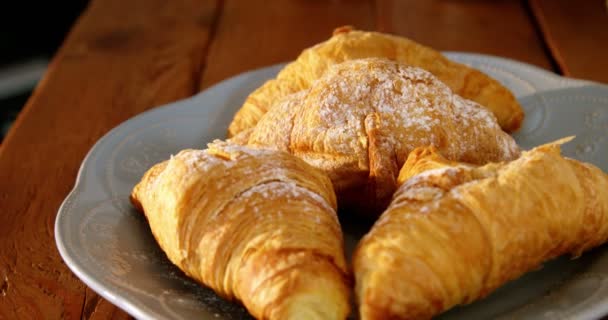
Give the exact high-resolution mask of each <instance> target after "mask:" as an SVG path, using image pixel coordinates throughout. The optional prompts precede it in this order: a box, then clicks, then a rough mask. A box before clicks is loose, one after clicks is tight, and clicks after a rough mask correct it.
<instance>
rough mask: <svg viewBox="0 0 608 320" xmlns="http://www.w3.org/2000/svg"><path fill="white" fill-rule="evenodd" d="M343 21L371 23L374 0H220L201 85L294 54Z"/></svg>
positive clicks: (326, 35)
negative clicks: (219, 14) (216, 23)
mask: <svg viewBox="0 0 608 320" xmlns="http://www.w3.org/2000/svg"><path fill="white" fill-rule="evenodd" d="M346 24H350V25H353V26H356V27H357V28H361V29H375V4H374V2H373V0H349V1H317V0H315V1H312V0H311V1H303V0H250V1H240V0H225V1H224V6H223V9H222V13H221V16H220V18H219V24H218V26H217V29H216V34H215V36H214V40H213V43H212V44H211V47H210V50H209V55H208V56H207V61H208V62H207V67H206V68H205V73H204V74H203V80H202V82H201V88H206V87H208V86H209V85H212V84H214V83H216V82H218V81H220V80H223V79H225V78H227V77H230V76H234V75H236V74H239V73H241V72H244V71H248V70H251V69H255V68H260V67H264V66H268V65H272V64H275V63H279V62H287V61H290V60H293V59H295V58H296V57H297V56H298V54H299V53H300V52H301V51H302V49H304V48H306V47H309V46H311V45H313V44H315V43H318V42H321V41H324V40H326V39H328V38H329V37H330V36H331V34H332V31H333V29H334V28H336V27H338V26H341V25H346Z"/></svg>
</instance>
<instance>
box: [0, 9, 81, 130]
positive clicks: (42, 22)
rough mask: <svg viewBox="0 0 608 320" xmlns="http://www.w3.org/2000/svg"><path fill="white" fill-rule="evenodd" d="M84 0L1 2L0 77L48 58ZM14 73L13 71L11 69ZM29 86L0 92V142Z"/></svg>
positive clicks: (65, 32) (7, 79)
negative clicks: (34, 61) (9, 71)
mask: <svg viewBox="0 0 608 320" xmlns="http://www.w3.org/2000/svg"><path fill="white" fill-rule="evenodd" d="M87 3H88V1H87V0H60V1H5V2H4V3H2V4H0V77H3V76H4V77H5V79H3V80H5V81H10V79H11V77H10V76H7V72H6V71H7V70H9V69H10V70H13V71H15V70H16V72H17V73H18V72H19V69H20V68H21V67H24V66H27V65H28V63H31V61H33V60H36V61H38V63H39V64H40V61H43V62H44V61H46V62H48V61H50V59H51V58H52V57H53V54H54V53H55V51H57V49H58V48H59V46H60V45H61V43H62V42H63V39H64V38H65V36H66V35H67V33H68V32H69V30H70V28H71V26H72V25H73V24H74V22H75V21H76V19H77V18H78V16H79V15H80V13H81V12H82V11H83V10H84V9H85V8H86V5H87ZM13 74H14V72H13ZM34 85H35V84H33V85H32V86H30V87H28V88H23V89H20V90H16V91H12V92H0V141H1V140H2V139H3V138H4V136H5V135H6V132H7V131H8V128H9V127H10V124H11V123H12V121H14V119H15V118H16V116H17V114H18V113H19V111H20V110H21V108H22V107H23V105H24V104H25V102H26V101H27V98H28V97H29V96H30V94H31V91H32V89H33V86H34Z"/></svg>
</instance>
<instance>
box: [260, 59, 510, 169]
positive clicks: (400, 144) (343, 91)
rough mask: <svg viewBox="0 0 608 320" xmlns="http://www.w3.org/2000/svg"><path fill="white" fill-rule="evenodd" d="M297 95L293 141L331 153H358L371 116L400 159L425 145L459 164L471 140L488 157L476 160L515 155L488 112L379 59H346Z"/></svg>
mask: <svg viewBox="0 0 608 320" xmlns="http://www.w3.org/2000/svg"><path fill="white" fill-rule="evenodd" d="M304 92H305V94H304V95H303V94H302V92H300V93H298V95H300V96H301V97H302V98H301V102H300V105H299V106H295V107H296V108H297V107H299V108H300V110H299V112H300V113H299V114H298V117H299V119H296V120H295V122H296V124H295V127H294V129H293V130H294V132H298V135H297V137H309V138H308V139H310V140H311V141H309V143H313V144H315V145H317V146H323V145H325V146H331V150H332V152H338V153H344V154H363V153H365V152H366V149H367V148H366V146H365V144H366V142H367V138H368V136H369V134H368V133H367V132H366V128H365V127H364V123H365V122H364V119H365V118H366V117H369V116H370V115H373V114H375V115H377V116H378V119H379V123H378V124H377V128H378V129H379V130H377V131H376V132H375V134H377V135H378V134H380V135H383V137H384V139H381V141H384V143H386V144H388V145H387V146H386V147H388V148H390V149H392V150H395V151H396V154H397V156H398V157H399V158H400V160H404V158H405V157H406V156H407V154H408V153H409V151H411V150H412V149H413V148H415V147H418V146H424V145H431V144H433V145H435V146H437V147H438V148H439V149H440V151H441V152H442V154H444V155H445V156H446V157H448V158H449V159H453V160H461V157H463V155H466V154H474V153H475V152H476V149H477V148H478V147H479V145H478V144H476V143H475V142H477V141H478V140H477V138H478V137H481V138H483V139H480V140H479V141H484V142H483V143H484V144H486V145H484V148H485V149H486V150H488V149H489V152H488V154H491V155H492V156H493V157H494V158H492V159H480V162H486V161H489V160H493V161H498V160H503V159H512V158H514V157H515V156H517V153H518V148H517V146H516V144H515V142H514V140H513V139H512V138H511V137H510V136H508V135H507V134H506V133H504V132H502V130H501V129H500V127H499V125H498V123H497V121H496V118H495V117H494V115H493V114H492V113H491V112H490V111H488V110H487V109H485V108H484V107H482V106H481V105H479V104H477V103H475V102H472V101H469V100H466V99H464V98H461V97H460V96H457V95H455V94H454V93H452V91H451V90H450V88H449V87H447V86H446V85H445V84H443V83H442V82H441V81H439V80H438V79H437V78H436V77H435V76H433V75H432V74H431V73H429V72H427V71H425V70H423V69H420V68H416V67H408V66H406V65H403V64H399V63H397V62H393V61H389V60H386V59H380V58H368V59H358V60H350V61H347V62H344V63H341V64H337V65H333V66H332V67H330V68H329V70H328V71H327V72H326V74H325V75H324V76H323V77H321V78H320V79H318V80H316V81H315V82H314V83H313V84H312V86H311V87H310V89H308V90H306V91H304ZM272 112H273V109H271V111H270V113H272ZM312 119H317V120H316V121H317V122H314V121H313V120H312ZM311 123H314V126H313V125H311ZM298 124H299V125H300V126H301V127H298ZM304 126H307V127H304ZM266 129H267V128H266ZM258 130H265V128H263V126H262V128H259V129H258ZM289 134H290V133H277V135H283V136H284V135H289ZM258 142H259V141H258ZM300 142H301V141H297V139H296V143H300ZM259 143H261V144H264V143H268V144H272V141H268V142H264V141H261V142H259ZM317 151H318V150H317Z"/></svg>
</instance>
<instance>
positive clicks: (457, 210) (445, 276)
mask: <svg viewBox="0 0 608 320" xmlns="http://www.w3.org/2000/svg"><path fill="white" fill-rule="evenodd" d="M561 142H563V141H560V142H558V143H554V144H549V145H544V146H541V147H538V148H535V149H533V150H531V151H529V152H524V153H523V155H522V156H521V158H519V159H517V160H515V161H513V162H511V163H507V164H504V163H503V164H490V165H487V166H484V167H479V168H475V167H472V166H468V165H454V164H451V163H449V161H446V160H445V159H442V158H441V157H440V156H439V157H437V155H436V154H435V155H433V151H432V150H426V151H420V152H419V153H427V154H430V157H436V158H435V159H430V160H428V163H426V164H422V165H417V163H418V162H417V161H412V162H409V163H407V164H406V165H408V166H412V167H415V166H417V168H418V169H420V170H424V168H431V167H434V169H432V170H429V171H424V172H422V173H420V172H418V174H414V175H413V176H412V177H411V178H410V179H408V180H406V181H405V182H404V184H403V185H402V186H401V187H400V188H399V190H398V191H397V193H396V194H395V197H394V198H393V200H392V202H391V204H390V206H389V208H388V209H387V210H386V212H384V213H383V214H382V216H381V217H380V219H379V220H378V221H377V222H376V223H375V225H374V226H373V228H372V229H371V231H370V232H369V233H368V234H367V235H365V236H364V238H363V239H362V240H361V242H360V244H359V245H358V247H357V249H356V251H355V253H354V258H353V259H354V261H353V264H354V272H355V278H356V285H355V286H356V289H355V291H356V296H357V300H358V302H359V312H360V315H361V319H363V320H366V319H428V318H431V317H433V316H435V315H437V314H438V313H440V312H443V311H445V310H447V309H449V308H451V307H453V306H455V305H459V304H467V303H470V302H472V301H474V300H477V299H479V298H482V297H484V296H486V295H487V294H489V293H490V292H492V291H493V290H495V289H496V288H498V287H499V286H501V285H503V284H504V283H506V282H507V281H509V280H512V279H515V278H517V277H519V276H521V275H522V274H523V273H525V272H527V271H530V270H534V269H536V268H538V267H539V266H540V265H541V264H542V263H543V262H544V261H546V260H548V259H551V258H554V257H557V256H559V255H562V254H571V255H572V256H573V257H578V256H579V255H580V254H581V253H582V252H584V251H586V250H588V249H590V248H593V247H595V246H598V245H600V244H602V243H604V242H605V241H606V240H607V238H608V175H606V174H605V173H603V172H602V171H601V170H600V169H598V168H596V167H594V166H592V165H590V164H586V163H581V162H578V161H575V160H571V159H567V158H564V157H562V156H561V155H560V147H559V143H561ZM415 154H416V153H414V154H413V155H415ZM418 156H420V154H418ZM419 159H420V161H427V160H425V159H428V157H424V156H421V157H419ZM416 170H417V169H415V168H412V169H411V170H409V169H408V170H405V171H402V173H403V174H404V175H406V173H407V172H410V173H415V171H416Z"/></svg>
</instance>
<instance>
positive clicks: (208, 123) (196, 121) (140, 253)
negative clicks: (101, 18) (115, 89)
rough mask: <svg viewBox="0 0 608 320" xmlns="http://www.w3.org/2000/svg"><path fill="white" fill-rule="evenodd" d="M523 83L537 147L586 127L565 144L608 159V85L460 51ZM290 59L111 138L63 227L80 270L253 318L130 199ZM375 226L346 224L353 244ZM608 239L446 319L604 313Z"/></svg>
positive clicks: (143, 302)
mask: <svg viewBox="0 0 608 320" xmlns="http://www.w3.org/2000/svg"><path fill="white" fill-rule="evenodd" d="M448 55H449V56H450V57H451V58H452V59H454V60H458V61H461V62H464V63H467V64H470V65H472V66H474V67H476V68H479V69H481V70H482V71H484V72H486V73H488V74H490V75H491V76H493V77H495V78H496V79H498V80H499V81H501V82H503V83H504V84H505V85H506V86H508V87H509V88H511V89H512V90H513V92H514V93H515V94H516V95H517V97H518V98H519V99H520V101H521V103H522V104H523V106H524V107H525V109H526V112H527V118H526V121H525V123H524V127H523V129H522V130H521V131H520V133H518V134H517V136H516V138H517V140H518V142H519V143H520V144H521V145H522V146H524V147H531V146H534V145H537V144H541V143H545V142H548V141H551V140H554V139H556V138H559V137H562V136H567V135H572V134H576V135H577V139H576V140H575V141H574V142H572V143H570V144H568V145H567V146H566V147H565V148H564V149H565V150H564V151H565V153H566V154H568V155H570V156H572V157H574V158H578V159H582V160H585V161H590V162H592V163H595V164H596V165H598V166H600V167H601V168H602V169H603V170H605V171H606V170H608V141H607V137H608V87H605V86H601V85H596V84H592V83H589V82H584V81H578V80H569V79H565V78H561V77H558V76H556V75H553V74H551V73H548V72H546V71H543V70H540V69H538V68H535V67H532V66H529V65H525V64H522V63H518V62H514V61H510V60H505V59H500V58H493V57H488V56H481V55H472V54H459V53H448ZM280 67H281V66H274V67H269V68H265V69H260V70H256V71H252V72H248V73H244V74H242V75H239V76H237V77H234V78H232V79H229V80H226V81H224V82H222V83H220V84H218V85H216V86H214V87H212V88H209V89H208V90H206V91H204V92H202V93H200V94H198V95H196V96H193V97H191V98H189V99H186V100H182V101H179V102H175V103H172V104H170V105H167V106H165V107H162V108H157V109H154V110H152V111H149V112H146V113H144V114H141V115H139V116H137V117H135V118H133V119H131V120H129V121H127V122H125V123H123V124H121V125H120V126H118V127H116V128H115V129H113V130H112V131H110V132H109V133H108V134H106V135H105V136H104V137H103V138H102V139H100V140H99V141H98V142H97V143H96V144H95V146H94V147H93V149H92V150H91V151H90V152H89V154H88V155H87V157H86V158H85V160H84V162H83V164H82V167H81V168H80V172H79V173H78V179H77V181H76V185H75V187H74V189H73V190H72V192H71V193H70V194H69V195H68V197H67V198H66V199H65V201H64V203H63V205H62V206H61V208H60V209H59V213H58V215H57V220H56V224H55V237H56V240H57V247H58V248H59V252H60V253H61V256H62V257H63V259H64V260H65V262H66V263H67V265H68V266H69V267H70V268H71V269H72V271H73V272H74V273H75V274H76V275H77V276H78V277H79V278H80V279H82V281H84V282H85V283H86V284H87V285H89V286H90V287H91V288H93V289H94V290H95V291H97V292H98V293H99V294H100V295H102V296H103V297H104V298H106V299H108V300H109V301H110V302H112V303H114V304H116V305H117V306H119V307H121V308H123V309H124V310H126V311H127V312H128V313H130V314H131V315H133V316H135V317H136V318H140V319H243V318H249V316H248V314H247V312H246V311H245V310H244V309H243V308H242V307H240V306H239V305H238V304H236V303H232V302H228V301H224V300H222V299H221V298H219V297H217V296H216V295H215V294H214V293H213V292H212V291H211V290H209V289H207V288H204V287H202V286H199V285H197V284H195V283H194V282H193V281H191V280H189V279H188V278H186V277H185V276H184V275H183V274H182V273H181V272H180V271H179V270H178V269H177V268H175V267H174V266H172V265H171V264H170V263H169V261H168V260H167V259H166V257H165V256H164V254H163V252H162V251H161V250H160V249H159V248H158V246H157V244H156V243H155V241H154V239H153V237H152V235H151V234H150V231H149V229H148V226H147V224H146V221H145V219H144V218H143V217H142V216H141V215H140V214H138V213H137V212H135V211H134V210H133V209H132V208H131V206H130V204H129V201H128V195H129V192H130V191H131V188H132V187H133V186H134V185H135V183H136V182H137V181H138V180H139V179H140V177H141V176H142V174H143V173H144V171H145V170H146V169H147V168H149V167H150V166H151V165H153V164H154V163H156V162H158V161H161V160H164V159H166V158H168V157H169V155H170V154H175V153H176V152H178V151H179V150H180V149H183V148H203V147H204V146H205V145H206V143H207V142H209V141H211V140H212V139H214V138H223V137H224V135H225V132H226V127H227V125H228V123H229V121H230V120H231V118H232V115H233V114H234V112H235V111H236V109H237V108H238V107H239V106H240V105H241V102H242V101H243V100H244V98H245V96H246V95H247V94H248V93H249V92H250V91H252V90H253V89H254V88H256V87H257V86H259V85H260V84H261V83H262V82H263V81H264V80H266V79H268V78H271V77H272V76H273V75H274V74H275V73H276V72H277V71H278V70H279V69H280ZM365 228H366V227H365V226H362V225H357V224H345V225H344V229H345V234H346V242H347V246H348V247H349V250H352V247H353V246H354V244H355V243H356V239H357V238H358V237H359V236H360V235H361V233H362V232H364V231H365ZM607 250H608V249H607V248H600V249H596V250H595V251H592V252H589V253H587V254H585V255H584V256H583V257H582V258H581V259H578V260H568V259H566V258H561V259H557V260H555V261H552V262H550V263H547V264H546V265H545V267H544V268H543V269H542V270H539V271H535V272H532V273H529V274H527V275H526V276H524V277H523V278H521V279H519V280H517V281H514V282H512V283H509V284H507V285H506V286H505V287H503V288H501V289H500V290H498V291H497V292H496V293H494V294H492V295H491V296H490V297H488V298H486V299H484V300H483V301H479V302H476V303H474V304H471V305H469V306H466V307H459V308H455V309H454V310H452V311H449V312H448V313H446V314H444V315H443V316H442V317H441V318H443V319H473V318H482V319H485V318H513V319H557V318H559V319H593V318H597V317H599V316H601V315H603V314H606V313H608V277H607V276H608V251H607Z"/></svg>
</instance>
